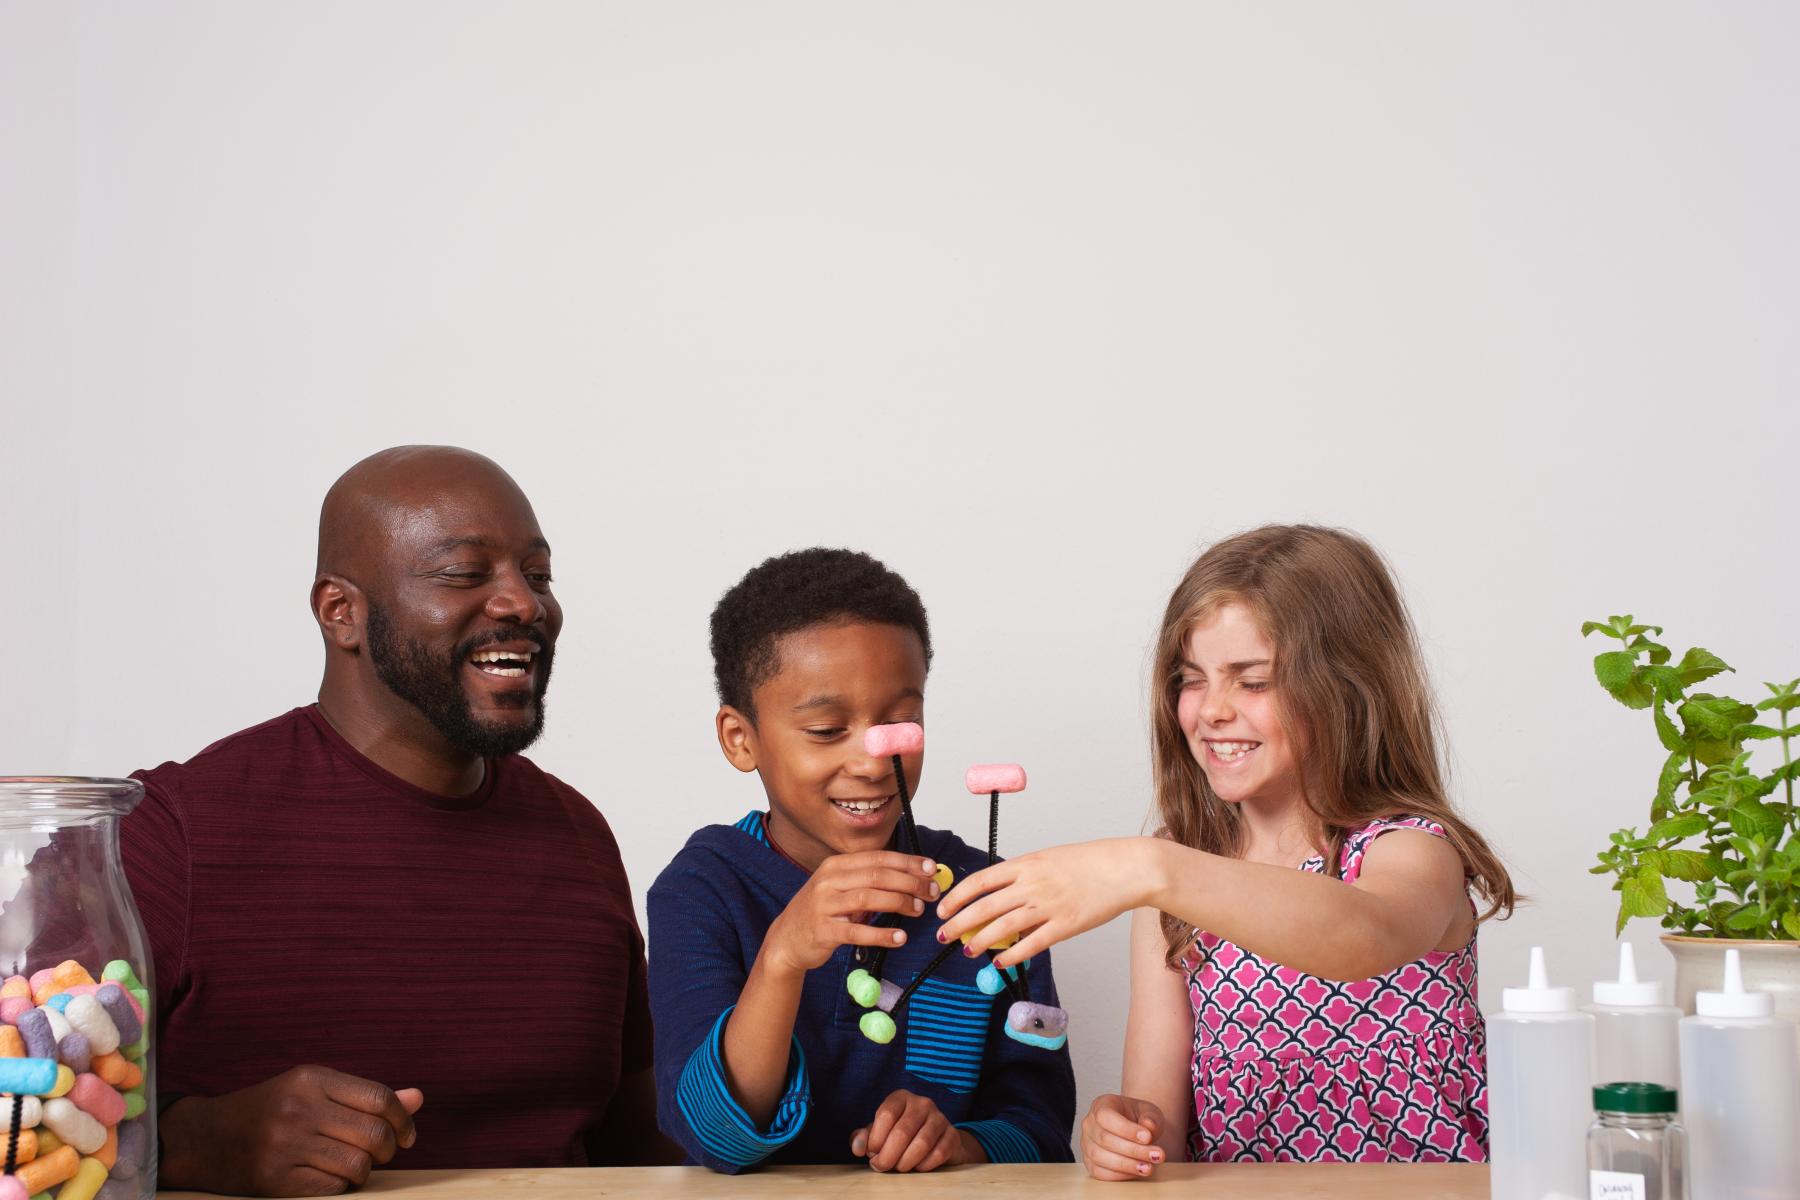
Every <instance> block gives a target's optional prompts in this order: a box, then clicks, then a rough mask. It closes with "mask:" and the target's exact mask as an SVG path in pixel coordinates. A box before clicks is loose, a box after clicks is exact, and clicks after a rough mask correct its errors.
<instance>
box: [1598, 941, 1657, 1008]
mask: <svg viewBox="0 0 1800 1200" xmlns="http://www.w3.org/2000/svg"><path fill="white" fill-rule="evenodd" d="M1594 1003H1595V1004H1606V1005H1610V1006H1612V1007H1614V1008H1652V1007H1655V1006H1656V1005H1659V1004H1664V1003H1666V1001H1665V1000H1664V999H1663V985H1662V984H1660V983H1657V982H1656V981H1655V980H1645V981H1644V982H1643V983H1639V982H1638V977H1637V960H1636V959H1635V958H1633V957H1632V950H1631V943H1630V942H1620V943H1619V977H1618V978H1617V979H1601V980H1597V981H1595V983H1594Z"/></svg>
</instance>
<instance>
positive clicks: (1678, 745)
mask: <svg viewBox="0 0 1800 1200" xmlns="http://www.w3.org/2000/svg"><path fill="white" fill-rule="evenodd" d="M1656 737H1657V740H1658V741H1660V742H1661V743H1662V744H1663V749H1664V750H1667V751H1670V752H1671V754H1672V755H1673V757H1672V758H1671V759H1670V761H1671V762H1673V761H1676V760H1677V759H1679V760H1680V763H1681V765H1683V766H1686V765H1687V739H1686V738H1684V737H1682V736H1681V730H1679V729H1677V728H1675V722H1673V721H1671V720H1669V714H1668V713H1666V712H1664V711H1663V706H1662V705H1660V704H1659V705H1657V706H1656ZM1668 773H1669V768H1668V766H1667V765H1666V764H1665V765H1664V766H1663V775H1664V776H1667V775H1668ZM1671 790H1672V789H1671ZM1656 794H1657V795H1659V796H1660V795H1662V791H1661V789H1660V788H1659V789H1658V790H1657V793H1656Z"/></svg>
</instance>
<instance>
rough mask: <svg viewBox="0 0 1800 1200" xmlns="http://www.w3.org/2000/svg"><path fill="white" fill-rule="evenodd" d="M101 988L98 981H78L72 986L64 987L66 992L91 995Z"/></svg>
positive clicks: (76, 994)
mask: <svg viewBox="0 0 1800 1200" xmlns="http://www.w3.org/2000/svg"><path fill="white" fill-rule="evenodd" d="M99 990H100V985H99V984H97V983H78V984H76V985H75V986H74V987H72V988H64V989H63V991H64V992H65V993H67V994H68V995H71V996H91V995H93V994H94V993H95V992H97V991H99Z"/></svg>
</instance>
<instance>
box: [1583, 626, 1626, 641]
mask: <svg viewBox="0 0 1800 1200" xmlns="http://www.w3.org/2000/svg"><path fill="white" fill-rule="evenodd" d="M1590 633H1604V634H1605V635H1606V636H1607V637H1609V638H1618V639H1619V640H1620V641H1623V640H1624V639H1625V635H1624V634H1622V633H1620V632H1619V631H1618V630H1616V629H1614V628H1613V627H1612V626H1611V625H1608V624H1607V623H1606V622H1605V621H1583V622H1582V623H1581V636H1582V637H1586V636H1587V635H1588V634H1590Z"/></svg>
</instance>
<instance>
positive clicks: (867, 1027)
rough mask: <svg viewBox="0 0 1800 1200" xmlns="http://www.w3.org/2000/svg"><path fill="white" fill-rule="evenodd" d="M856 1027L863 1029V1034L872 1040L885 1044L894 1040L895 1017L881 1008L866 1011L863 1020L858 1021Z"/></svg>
mask: <svg viewBox="0 0 1800 1200" xmlns="http://www.w3.org/2000/svg"><path fill="white" fill-rule="evenodd" d="M856 1027H857V1028H858V1029H860V1030H862V1035H863V1036H864V1037H866V1038H868V1039H869V1040H870V1041H871V1042H879V1043H881V1044H882V1045H883V1046H885V1045H887V1044H888V1043H889V1042H891V1041H893V1040H894V1018H892V1017H890V1016H888V1015H887V1014H886V1013H884V1012H882V1011H881V1010H880V1009H879V1008H877V1009H872V1010H871V1011H869V1012H866V1013H864V1014H863V1015H862V1020H860V1021H858V1022H857V1023H856Z"/></svg>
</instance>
